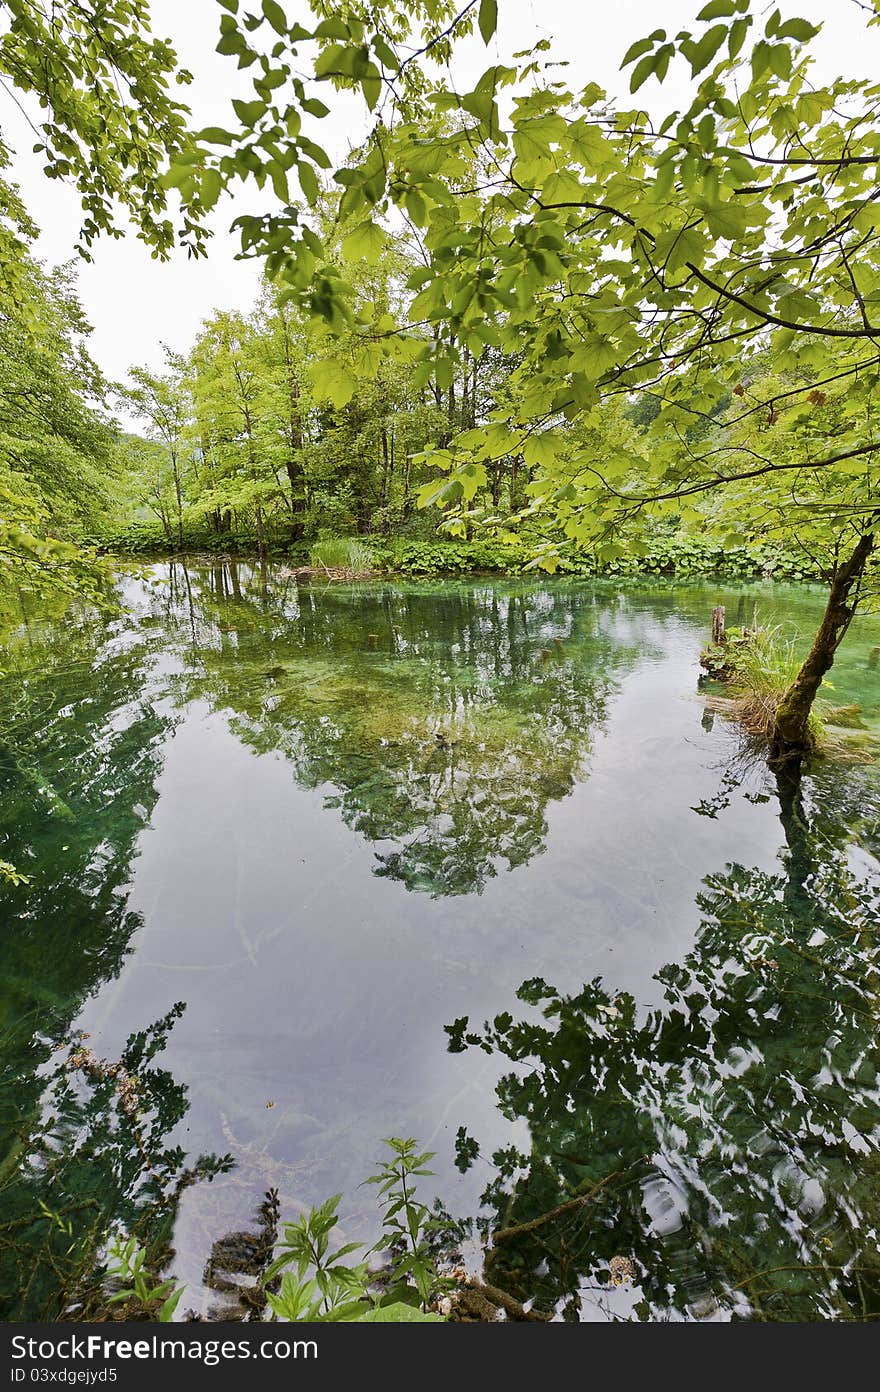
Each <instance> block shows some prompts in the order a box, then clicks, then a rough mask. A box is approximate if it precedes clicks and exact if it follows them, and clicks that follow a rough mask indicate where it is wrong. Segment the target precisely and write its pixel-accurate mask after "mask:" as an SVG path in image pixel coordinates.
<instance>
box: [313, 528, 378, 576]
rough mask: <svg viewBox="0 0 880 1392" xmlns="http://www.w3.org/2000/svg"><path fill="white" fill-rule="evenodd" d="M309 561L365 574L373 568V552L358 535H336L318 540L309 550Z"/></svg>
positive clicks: (330, 568)
mask: <svg viewBox="0 0 880 1392" xmlns="http://www.w3.org/2000/svg"><path fill="white" fill-rule="evenodd" d="M309 563H310V564H311V565H313V566H316V567H320V566H324V567H326V569H327V570H348V571H351V572H352V573H353V574H358V575H359V574H363V572H364V571H368V570H372V569H373V552H372V550H371V549H370V547H369V546H367V545H365V543H364V542H362V541H359V540H358V538H357V537H334V538H328V539H327V540H325V541H316V542H314V543H313V545H312V547H311V549H310V551H309Z"/></svg>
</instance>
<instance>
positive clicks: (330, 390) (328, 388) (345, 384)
mask: <svg viewBox="0 0 880 1392" xmlns="http://www.w3.org/2000/svg"><path fill="white" fill-rule="evenodd" d="M308 372H309V377H310V378H311V382H312V386H313V387H314V390H315V396H316V397H317V399H318V400H319V401H329V402H330V403H331V404H332V405H333V406H335V407H336V409H337V411H338V410H341V409H342V407H343V406H346V405H347V404H348V402H349V401H350V400H351V398H352V397H353V396H354V394H355V392H356V390H357V378H356V377H355V376H354V374H353V373H352V372H349V370H348V368H347V367H345V366H344V364H343V363H339V362H333V361H326V360H325V361H321V362H315V363H310V365H309V369H308Z"/></svg>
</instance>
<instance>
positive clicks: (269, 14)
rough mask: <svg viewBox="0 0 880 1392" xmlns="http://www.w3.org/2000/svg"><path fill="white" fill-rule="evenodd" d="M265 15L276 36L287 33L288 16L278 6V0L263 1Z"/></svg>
mask: <svg viewBox="0 0 880 1392" xmlns="http://www.w3.org/2000/svg"><path fill="white" fill-rule="evenodd" d="M263 14H264V15H265V16H266V18H267V19H268V21H269V23H270V24H271V25H272V28H273V29H274V30H275V33H276V34H286V33H287V29H288V25H287V15H286V14H285V13H284V11H283V10H282V8H281V6H280V5H279V4H278V0H263Z"/></svg>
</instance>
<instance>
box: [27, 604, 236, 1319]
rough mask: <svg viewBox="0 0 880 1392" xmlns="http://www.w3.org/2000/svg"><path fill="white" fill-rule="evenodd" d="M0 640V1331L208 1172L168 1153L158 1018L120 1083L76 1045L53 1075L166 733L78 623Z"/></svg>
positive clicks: (137, 664) (138, 662) (54, 1308)
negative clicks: (1, 643) (111, 1234)
mask: <svg viewBox="0 0 880 1392" xmlns="http://www.w3.org/2000/svg"><path fill="white" fill-rule="evenodd" d="M5 637H6V640H7V641H6V643H5V649H6V651H5V663H4V665H5V667H6V673H5V677H4V680H3V681H2V683H0V803H2V807H3V814H4V816H3V828H2V846H0V856H2V857H3V858H4V859H5V860H9V861H11V862H12V863H13V864H14V865H15V866H16V867H17V869H18V870H20V871H22V872H24V873H26V874H27V875H28V876H29V877H30V879H29V883H27V884H25V885H21V886H11V885H3V886H0V902H2V916H3V926H2V932H3V955H2V961H0V1214H2V1219H0V1311H2V1315H0V1317H2V1318H5V1319H23V1318H29V1319H36V1318H54V1317H57V1315H58V1313H59V1312H60V1309H61V1307H62V1305H63V1303H64V1301H65V1300H66V1299H68V1298H69V1297H70V1294H71V1292H72V1290H73V1289H74V1288H75V1287H76V1286H77V1284H78V1283H79V1282H81V1281H82V1280H83V1279H84V1278H85V1277H86V1275H87V1274H88V1272H89V1270H90V1268H91V1267H92V1266H93V1265H94V1263H95V1260H96V1254H97V1249H98V1246H99V1244H100V1242H101V1240H102V1238H103V1236H104V1235H105V1234H106V1232H107V1229H108V1226H109V1225H110V1224H111V1223H118V1224H123V1225H125V1226H127V1227H131V1228H132V1229H136V1230H137V1231H139V1232H140V1231H142V1230H143V1231H144V1233H145V1236H147V1235H148V1234H147V1233H146V1227H147V1226H148V1225H147V1224H146V1219H147V1216H148V1215H149V1214H152V1213H158V1212H159V1210H161V1211H162V1220H163V1224H164V1225H165V1226H164V1227H163V1229H162V1231H163V1232H164V1233H165V1240H166V1241H167V1231H168V1225H169V1224H170V1222H171V1219H172V1217H173V1214H174V1210H175V1199H176V1195H177V1193H178V1192H179V1190H180V1187H182V1186H183V1185H185V1184H187V1183H189V1182H191V1179H192V1178H193V1177H194V1176H195V1174H196V1173H197V1172H198V1173H201V1172H202V1171H203V1170H205V1171H206V1172H210V1171H211V1168H212V1164H213V1162H211V1161H206V1162H204V1164H203V1163H202V1162H199V1165H198V1166H197V1167H196V1170H193V1171H187V1170H186V1169H185V1168H184V1160H183V1155H182V1153H181V1152H179V1151H177V1150H175V1149H169V1148H168V1147H167V1145H166V1143H165V1140H164V1137H165V1136H166V1135H167V1133H168V1132H170V1130H171V1129H172V1127H173V1126H174V1125H175V1124H176V1123H177V1122H178V1121H179V1120H180V1118H181V1117H182V1115H183V1113H184V1111H185V1109H186V1103H185V1090H184V1089H183V1088H181V1087H179V1086H178V1085H177V1084H176V1083H174V1082H173V1080H172V1079H171V1078H170V1076H169V1075H168V1074H167V1073H165V1072H164V1071H162V1070H156V1069H151V1068H149V1067H147V1064H148V1063H149V1060H150V1058H152V1056H153V1055H154V1054H155V1053H156V1052H157V1051H158V1049H160V1048H161V1047H163V1045H164V1039H165V1035H166V1034H167V1031H168V1029H169V1028H170V1025H171V1023H172V1019H171V1017H169V1018H168V1019H167V1020H165V1021H160V1022H159V1024H158V1025H156V1026H153V1027H152V1028H151V1029H150V1030H148V1031H146V1032H144V1033H143V1034H141V1035H135V1036H132V1038H131V1039H130V1040H129V1043H128V1045H127V1047H126V1050H125V1052H124V1054H123V1056H122V1059H121V1060H120V1061H117V1071H116V1072H111V1071H109V1067H110V1066H109V1065H107V1066H106V1067H105V1066H104V1065H103V1064H101V1061H100V1060H96V1059H94V1057H93V1056H92V1055H91V1054H90V1052H89V1049H88V1047H87V1045H86V1044H85V1043H84V1042H80V1043H79V1044H78V1045H77V1047H75V1048H74V1049H73V1050H72V1052H71V1053H70V1054H69V1056H67V1057H65V1058H64V1059H63V1061H60V1062H59V1059H60V1052H59V1050H60V1048H61V1047H63V1045H64V1041H65V1040H68V1039H69V1031H70V1027H71V1023H72V1021H73V1020H74V1019H75V1018H76V1016H77V1014H78V1013H79V1011H80V1010H81V1009H82V1006H83V1004H84V1002H85V1001H86V999H87V998H88V997H89V996H90V995H91V994H93V993H94V992H95V991H97V990H98V989H99V988H100V987H101V986H102V985H103V984H104V983H105V982H106V981H107V980H109V979H111V978H112V977H113V976H115V975H117V974H118V972H119V971H120V969H121V967H122V965H123V962H124V960H125V956H126V953H127V951H128V950H129V945H130V941H131V937H132V934H133V933H134V932H135V930H136V929H137V928H138V927H139V926H140V918H139V916H138V915H136V914H133V913H131V912H129V910H128V908H127V903H126V893H125V891H126V888H127V885H128V882H129V879H130V873H131V872H130V867H131V862H132V859H133V857H134V854H135V848H136V842H137V838H138V836H139V834H140V832H141V831H142V829H143V827H144V826H145V825H146V823H147V822H148V820H149V816H150V812H151V810H152V807H153V804H154V802H155V798H156V793H155V780H156V777H157V775H158V772H159V768H160V763H161V750H162V743H163V741H164V739H165V738H166V737H167V734H168V732H169V730H170V722H169V720H168V718H167V717H164V716H161V715H159V714H158V713H157V711H156V709H155V708H154V707H153V705H152V704H151V702H150V700H149V697H148V695H147V681H148V660H147V654H146V650H145V647H144V644H143V643H142V642H140V641H137V642H134V643H132V642H131V641H130V639H128V638H126V637H123V635H122V634H121V633H117V632H116V631H115V630H114V626H113V625H112V624H111V625H109V626H108V624H107V621H106V619H104V618H102V617H99V616H94V615H93V616H88V615H82V614H78V613H77V612H76V611H74V610H70V611H69V612H68V613H67V614H65V615H63V616H59V619H58V622H56V623H55V624H53V626H52V628H51V630H48V631H46V630H43V629H41V628H37V629H34V630H33V631H28V629H27V628H26V627H24V626H23V627H21V628H19V629H18V630H17V631H16V632H14V633H11V634H9V635H5ZM120 1069H121V1070H122V1071H119V1070H120ZM129 1076H130V1078H131V1080H132V1082H131V1086H130V1087H129V1088H128V1090H127V1091H126V1089H125V1088H124V1086H123V1084H124V1083H125V1080H126V1078H127V1077H129ZM117 1088H119V1089H120V1090H119V1091H117ZM135 1107H136V1112H137V1115H135V1111H134V1110H132V1109H133V1108H135ZM147 1157H148V1159H149V1165H147ZM158 1231H159V1230H158V1229H156V1233H158ZM154 1236H155V1234H154ZM151 1240H152V1238H151Z"/></svg>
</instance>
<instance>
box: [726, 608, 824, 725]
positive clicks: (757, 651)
mask: <svg viewBox="0 0 880 1392" xmlns="http://www.w3.org/2000/svg"><path fill="white" fill-rule="evenodd" d="M800 666H801V656H800V654H799V652H798V650H797V644H796V642H795V640H794V638H791V637H788V638H787V637H786V636H785V635H784V633H783V631H782V628H781V627H780V625H779V624H774V625H771V626H770V627H769V628H759V627H757V626H756V627H755V628H754V629H753V630H752V631H751V633H750V634H749V636H748V639H747V641H746V642H744V643H741V644H740V645H739V646H738V647H737V648H736V650H735V651H734V652H733V653H732V654H731V662H730V686H731V689H732V691H733V692H734V693H735V695H736V698H737V717H738V719H739V720H740V722H741V723H742V725H743V726H744V727H745V729H746V730H748V732H749V734H751V735H756V736H760V737H761V738H762V739H768V740H769V739H771V738H772V735H773V730H774V727H775V723H776V710H777V707H778V706H779V703H780V701H781V700H782V698H783V696H784V695H785V693H786V691H787V690H788V688H789V687H790V686H791V684H792V682H793V681H794V679H795V677H796V676H797V674H798V671H799V670H800ZM823 734H824V728H823V724H822V719H821V717H820V716H819V714H818V712H817V711H816V710H815V709H813V710H812V711H811V712H810V721H809V726H808V737H809V742H810V747H811V748H812V749H816V748H818V746H819V745H820V744H821V743H822V738H823Z"/></svg>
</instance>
